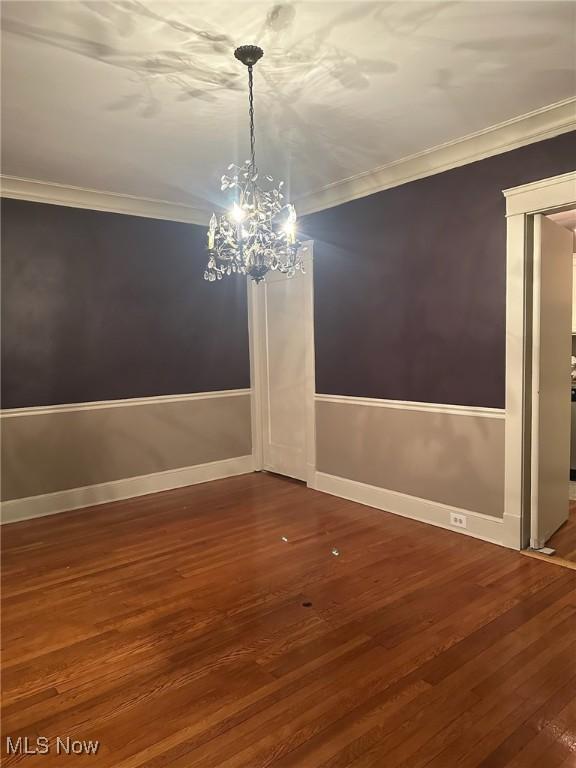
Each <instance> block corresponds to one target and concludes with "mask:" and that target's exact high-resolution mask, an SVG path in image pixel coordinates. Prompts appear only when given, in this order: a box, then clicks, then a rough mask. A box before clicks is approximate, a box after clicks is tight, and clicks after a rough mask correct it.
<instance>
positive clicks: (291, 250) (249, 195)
mask: <svg viewBox="0 0 576 768" xmlns="http://www.w3.org/2000/svg"><path fill="white" fill-rule="evenodd" d="M263 55H264V51H263V50H262V49H261V48H258V47H257V46H255V45H242V46H240V48H237V49H236V50H235V51H234V56H235V57H236V58H237V59H238V60H239V61H241V62H242V64H245V65H246V66H247V67H248V94H249V96H248V105H249V109H248V113H249V116H250V160H246V162H245V163H244V165H236V164H234V163H231V164H230V165H229V166H228V173H227V174H225V175H224V176H222V187H221V188H222V190H231V193H232V196H233V199H234V201H233V205H232V209H231V210H230V211H229V212H227V213H225V214H223V215H222V216H220V217H217V216H216V214H214V213H213V214H212V218H211V219H210V225H209V227H208V252H209V254H210V256H209V259H208V265H207V267H206V271H205V272H204V279H205V280H210V281H214V280H221V279H222V278H223V277H224V276H226V275H231V274H233V273H236V274H241V275H249V276H250V277H251V278H252V280H254V281H255V282H257V283H259V282H260V281H261V280H263V279H264V277H265V275H266V274H267V272H269V271H270V270H271V269H273V270H277V271H278V272H283V273H285V274H287V275H289V276H292V275H293V274H294V273H295V271H296V270H297V269H299V270H302V257H301V255H300V242H299V241H298V240H297V238H296V211H295V210H294V206H293V205H291V204H290V203H287V202H284V194H283V192H282V188H283V186H284V182H283V181H281V182H280V183H279V184H278V186H277V187H276V186H274V183H273V182H274V180H273V178H272V177H271V176H266V177H265V179H266V182H268V183H267V184H266V186H265V187H264V186H263V185H261V184H260V183H258V180H259V174H258V168H257V166H256V154H255V139H254V95H253V82H252V81H253V75H252V70H253V67H254V64H256V62H257V61H258V60H259V59H260V58H261V57H262V56H263Z"/></svg>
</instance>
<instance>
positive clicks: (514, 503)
mask: <svg viewBox="0 0 576 768" xmlns="http://www.w3.org/2000/svg"><path fill="white" fill-rule="evenodd" d="M504 196H505V197H506V222H507V244H506V251H507V255H506V426H505V438H504V442H505V460H504V461H505V474H504V486H505V488H504V526H503V540H502V543H503V544H505V545H506V546H509V547H513V548H514V549H522V548H523V547H525V546H527V544H528V541H529V537H530V486H531V482H530V476H531V473H530V465H531V450H530V445H531V415H532V393H531V379H532V370H531V368H532V364H531V361H532V299H531V295H532V260H533V252H532V244H533V223H534V214H536V213H552V212H553V211H555V210H559V209H562V208H569V207H572V206H574V205H576V171H573V172H571V173H565V174H562V175H561V176H553V177H551V178H549V179H542V180H541V181H535V182H533V183H532V184H524V185H523V186H520V187H513V188H511V189H506V190H504ZM566 486H567V489H568V481H566Z"/></svg>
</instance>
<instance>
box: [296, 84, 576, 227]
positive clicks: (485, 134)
mask: <svg viewBox="0 0 576 768" xmlns="http://www.w3.org/2000/svg"><path fill="white" fill-rule="evenodd" d="M572 130H576V98H571V99H566V100H564V101H560V102H557V103H555V104H550V105H549V106H547V107H543V108H542V109H537V110H535V111H533V112H529V113H527V114H525V115H521V116H520V117H515V118H513V119H512V120H507V121H506V122H503V123H499V124H498V125H493V126H491V127H489V128H485V129H483V130H482V131H477V132H476V133H471V134H469V135H467V136H464V137H462V138H460V139H456V140H454V141H450V142H447V143H445V144H440V145H438V146H436V147H432V148H430V149H427V150H425V151H423V152H418V153H416V154H413V155H409V156H407V157H404V158H402V159H400V160H396V161H394V162H393V163H388V164H387V165H383V166H380V167H379V168H376V169H374V170H373V171H368V172H366V173H361V174H358V175H356V176H351V177H350V178H348V179H344V180H342V181H338V182H335V183H333V184H328V185H326V186H325V187H322V188H320V189H318V190H317V191H316V192H311V193H308V194H306V195H302V196H301V197H299V198H296V200H295V201H294V202H295V204H296V206H297V209H298V215H299V216H305V215H307V214H310V213H316V212H317V211H321V210H324V209H326V208H333V207H334V206H336V205H340V204H342V203H348V202H350V201H351V200H357V199H358V198H361V197H367V196H368V195H372V194H374V193H375V192H381V191H383V190H385V189H390V188H392V187H398V186H400V185H401V184H406V183H407V182H410V181H416V180H417V179H422V178H425V177H426V176H432V175H434V174H436V173H441V172H443V171H448V170H450V169H451V168H457V167H458V166H461V165H467V164H468V163H473V162H475V161H477V160H483V159H484V158H487V157H491V156H493V155H498V154H501V153H502V152H508V151H509V150H512V149H517V148H518V147H522V146H525V145H527V144H532V143H534V142H537V141H543V140H544V139H550V138H552V137H554V136H558V135H560V134H561V133H567V132H568V131H572Z"/></svg>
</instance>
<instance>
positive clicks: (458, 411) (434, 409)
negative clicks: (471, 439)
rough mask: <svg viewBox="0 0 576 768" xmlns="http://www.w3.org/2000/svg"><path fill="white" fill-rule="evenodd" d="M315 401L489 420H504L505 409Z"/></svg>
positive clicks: (340, 398) (331, 398) (338, 398)
mask: <svg viewBox="0 0 576 768" xmlns="http://www.w3.org/2000/svg"><path fill="white" fill-rule="evenodd" d="M314 399H315V401H316V402H319V403H338V404H340V405H368V406H371V407H375V408H393V409H395V410H402V411H427V412H429V413H446V414H449V415H453V416H484V417H486V418H489V419H504V418H505V415H506V412H505V410H504V409H503V408H487V407H484V406H476V405H445V404H442V403H421V402H417V401H415V400H385V399H380V398H376V397H354V396H350V395H322V394H319V393H316V394H315V395H314Z"/></svg>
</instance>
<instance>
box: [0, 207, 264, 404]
mask: <svg viewBox="0 0 576 768" xmlns="http://www.w3.org/2000/svg"><path fill="white" fill-rule="evenodd" d="M205 233H206V230H205V229H204V228H203V227H198V226H194V225H191V224H179V223H175V222H168V221H158V220H154V219H144V218H138V217H134V216H123V215H119V214H113V213H100V212H97V211H87V210H81V209H78V208H65V207H61V206H55V205H44V204H39V203H29V202H22V201H18V200H3V201H2V261H3V294H4V295H3V307H2V309H3V323H2V333H3V344H2V354H3V360H2V374H3V375H2V407H4V408H16V407H23V406H34V405H52V404H56V403H75V402H84V401H92V400H110V399H117V398H130V397H145V396H152V395H170V394H177V393H186V392H204V391H212V390H219V389H236V388H244V387H249V386H250V372H249V357H248V329H247V313H246V285H245V281H244V280H241V279H236V280H234V279H229V280H223V281H222V282H219V283H217V284H215V283H207V282H206V281H205V280H203V277H202V276H203V271H204V264H205V261H206V251H205V236H206V234H205Z"/></svg>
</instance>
